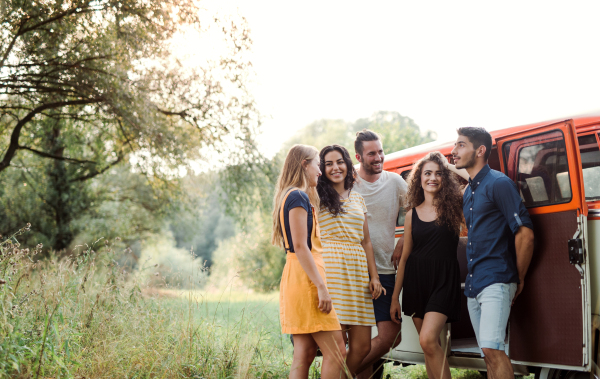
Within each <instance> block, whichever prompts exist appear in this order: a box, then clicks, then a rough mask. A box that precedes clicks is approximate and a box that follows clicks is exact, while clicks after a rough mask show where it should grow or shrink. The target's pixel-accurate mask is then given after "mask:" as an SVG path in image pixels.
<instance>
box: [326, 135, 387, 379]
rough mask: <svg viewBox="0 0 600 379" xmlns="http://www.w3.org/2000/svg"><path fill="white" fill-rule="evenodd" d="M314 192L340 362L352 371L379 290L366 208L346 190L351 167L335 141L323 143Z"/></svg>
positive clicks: (366, 346) (365, 345)
mask: <svg viewBox="0 0 600 379" xmlns="http://www.w3.org/2000/svg"><path fill="white" fill-rule="evenodd" d="M319 156H320V159H321V172H322V173H323V175H322V176H321V177H319V183H318V185H317V191H318V193H319V198H320V201H321V206H320V211H319V226H320V228H321V241H322V246H323V261H324V262H325V273H326V277H327V288H328V290H329V294H330V295H331V299H332V302H333V308H334V309H335V311H336V313H337V316H338V319H339V320H340V324H341V327H342V332H343V335H344V340H345V341H347V342H348V346H349V348H348V354H347V357H346V365H347V366H348V370H349V371H350V372H351V373H352V375H356V374H357V373H356V370H357V369H358V367H359V366H360V363H361V362H362V360H363V359H364V358H365V357H366V356H367V355H368V354H369V351H370V349H371V327H372V326H375V314H374V311H373V299H376V298H378V297H379V296H380V295H381V292H382V291H385V289H383V287H382V286H381V283H380V282H379V275H378V274H377V268H376V266H375V258H374V256H373V247H372V245H371V239H370V237H369V228H368V225H367V218H366V213H367V207H366V206H365V202H364V200H363V198H362V196H361V195H360V194H359V193H358V192H355V191H352V187H353V185H354V181H355V178H356V171H355V169H354V167H353V165H352V160H351V159H350V154H348V151H347V150H346V149H345V148H344V147H342V146H339V145H331V146H326V147H324V148H323V149H322V150H321V152H320V154H319Z"/></svg>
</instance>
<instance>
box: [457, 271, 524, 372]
mask: <svg viewBox="0 0 600 379" xmlns="http://www.w3.org/2000/svg"><path fill="white" fill-rule="evenodd" d="M516 290H517V284H516V283H510V284H505V283H496V284H492V285H490V286H488V287H486V288H485V289H484V290H483V291H481V293H479V295H477V297H476V298H469V299H468V300H467V305H468V308H469V316H470V317H471V323H472V324H473V329H474V330H475V336H476V337H477V343H478V345H479V347H480V348H481V350H482V356H483V359H484V360H485V364H486V366H487V369H488V376H489V377H490V378H491V379H505V378H511V379H512V378H513V377H514V371H513V368H512V364H511V363H510V359H509V358H508V356H507V355H506V353H505V352H504V339H505V337H506V325H507V323H508V316H509V315H510V306H511V303H512V299H513V298H514V296H515V292H516Z"/></svg>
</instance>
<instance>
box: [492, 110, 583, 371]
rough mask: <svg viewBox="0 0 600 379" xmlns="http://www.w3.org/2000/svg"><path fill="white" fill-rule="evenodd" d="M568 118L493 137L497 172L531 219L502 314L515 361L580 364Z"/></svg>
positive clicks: (579, 219)
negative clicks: (518, 282) (519, 275)
mask: <svg viewBox="0 0 600 379" xmlns="http://www.w3.org/2000/svg"><path fill="white" fill-rule="evenodd" d="M576 137H577V136H576V133H575V128H574V125H573V122H572V120H566V121H561V122H558V123H553V124H549V125H545V126H540V127H538V128H534V129H531V130H528V131H524V132H519V133H515V134H511V135H507V136H504V137H500V138H497V140H496V143H497V146H498V153H499V154H500V162H501V165H502V170H503V172H504V173H505V174H506V175H508V177H510V178H511V179H512V180H514V181H515V183H516V184H517V188H518V190H519V193H520V194H521V197H522V198H523V202H524V203H525V206H526V207H527V209H528V211H529V213H530V215H531V219H532V221H533V225H534V234H535V247H534V252H533V258H532V261H531V265H530V266H529V270H528V272H527V276H526V277H525V286H524V289H523V292H522V293H521V295H520V296H519V297H518V298H517V299H516V301H515V304H514V306H513V308H512V311H511V315H510V324H509V356H510V358H511V359H512V360H513V361H515V362H516V363H521V364H526V365H531V366H543V367H556V368H562V369H567V368H573V369H578V370H586V369H589V367H590V363H589V361H590V359H589V356H590V339H591V338H590V329H591V324H590V323H591V321H590V318H591V314H590V312H591V310H590V304H589V299H590V296H589V275H588V273H589V264H588V260H587V259H586V249H585V247H586V238H587V236H586V230H585V228H586V225H587V221H586V217H587V205H586V203H585V195H584V194H583V191H584V188H583V176H582V171H581V161H580V157H579V146H578V142H577V138H576Z"/></svg>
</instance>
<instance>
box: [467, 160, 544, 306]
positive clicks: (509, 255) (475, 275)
mask: <svg viewBox="0 0 600 379" xmlns="http://www.w3.org/2000/svg"><path fill="white" fill-rule="evenodd" d="M463 212H464V215H465V222H466V224H467V228H468V231H469V237H468V242H467V268H468V270H469V272H468V274H467V279H466V281H465V295H466V296H467V297H476V296H477V295H478V294H479V293H480V292H481V291H483V290H484V289H485V288H486V287H487V286H489V285H492V284H495V283H519V273H518V271H517V257H516V253H515V251H516V250H515V233H517V231H518V230H519V228H520V227H521V226H526V227H528V228H530V229H533V224H532V223H531V219H530V218H529V213H528V212H527V209H526V208H525V206H524V205H523V201H522V200H521V197H520V196H519V193H518V192H517V186H516V185H515V183H514V182H513V181H512V180H510V179H509V178H508V177H507V176H506V175H504V174H503V173H501V172H499V171H496V170H492V169H490V166H488V165H486V166H485V167H484V168H482V169H481V171H479V173H477V175H476V176H475V178H473V179H469V185H468V186H467V187H466V188H465V192H464V195H463Z"/></svg>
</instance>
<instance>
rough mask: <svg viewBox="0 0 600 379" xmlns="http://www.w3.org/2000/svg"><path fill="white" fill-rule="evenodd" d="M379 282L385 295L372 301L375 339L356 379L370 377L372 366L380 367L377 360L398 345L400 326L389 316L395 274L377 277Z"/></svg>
mask: <svg viewBox="0 0 600 379" xmlns="http://www.w3.org/2000/svg"><path fill="white" fill-rule="evenodd" d="M379 281H380V282H381V285H382V286H383V287H384V288H385V290H386V294H385V295H384V294H381V296H379V298H378V299H376V300H373V308H374V311H375V321H376V322H377V337H375V338H373V339H372V340H371V351H370V352H369V354H368V355H367V356H366V357H365V359H363V361H362V363H361V365H360V366H359V368H358V370H357V372H358V373H359V375H358V378H369V377H370V376H371V375H372V370H373V365H374V364H376V363H377V366H380V365H381V363H379V359H380V358H381V357H382V356H384V355H385V354H387V353H388V352H389V351H390V349H392V348H394V347H396V346H398V345H399V344H400V340H401V335H400V329H401V325H402V324H396V323H395V322H393V321H392V317H391V316H390V307H391V306H392V294H393V293H394V285H395V284H396V275H395V274H389V275H388V274H382V275H379Z"/></svg>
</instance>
